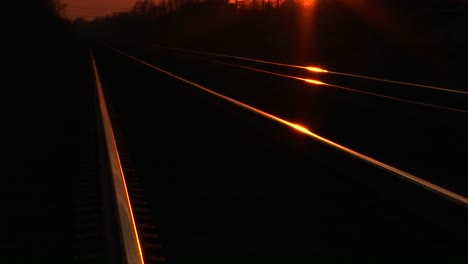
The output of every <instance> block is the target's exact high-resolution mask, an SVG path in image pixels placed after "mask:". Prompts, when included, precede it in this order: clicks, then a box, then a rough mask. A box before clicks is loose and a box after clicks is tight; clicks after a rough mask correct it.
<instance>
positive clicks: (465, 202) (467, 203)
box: [112, 48, 468, 207]
mask: <svg viewBox="0 0 468 264" xmlns="http://www.w3.org/2000/svg"><path fill="white" fill-rule="evenodd" d="M112 49H113V50H114V51H116V52H117V53H120V54H122V55H123V56H125V57H128V58H130V59H132V60H134V61H137V62H139V63H141V64H143V65H146V66H148V67H150V68H152V69H154V70H157V71H159V72H161V73H164V74H166V75H168V76H170V77H173V78H174V79H177V80H179V81H181V82H184V83H186V84H189V85H192V86H194V87H196V88H198V89H200V90H203V91H205V92H207V93H209V94H211V95H214V96H216V97H218V98H221V99H223V100H225V101H227V102H230V103H232V104H235V105H237V106H240V107H242V108H244V109H247V110H250V111H252V112H254V113H256V114H259V115H261V116H264V117H266V118H269V119H271V120H274V121H276V122H279V123H281V124H284V125H286V126H289V127H291V128H294V129H295V130H297V131H300V132H302V133H304V134H306V135H309V136H310V137H312V138H314V139H316V140H318V141H320V142H322V143H325V144H327V145H329V146H331V147H333V148H335V149H338V150H340V151H343V152H345V153H347V154H349V155H351V156H353V157H355V158H358V159H360V160H363V161H365V162H367V163H369V164H371V165H373V166H375V167H377V168H380V169H383V170H385V171H388V172H391V173H392V174H394V175H397V176H399V177H400V178H402V179H404V180H407V181H409V182H411V183H413V184H415V185H417V186H419V187H422V188H424V189H426V190H428V191H431V192H433V193H435V194H437V195H440V196H442V197H444V198H446V199H448V200H450V201H453V202H455V203H458V204H460V205H462V206H464V207H468V199H467V198H466V197H464V196H462V195H460V194H457V193H454V192H452V191H449V190H447V189H445V188H443V187H440V186H438V185H435V184H433V183H431V182H428V181H426V180H423V179H421V178H419V177H417V176H414V175H412V174H410V173H408V172H405V171H402V170H400V169H397V168H395V167H392V166H390V165H388V164H386V163H383V162H381V161H378V160H376V159H373V158H371V157H369V156H366V155H364V154H361V153H359V152H357V151H354V150H352V149H350V148H347V147H345V146H343V145H340V144H338V143H335V142H333V141H331V140H329V139H326V138H324V137H322V136H319V135H317V134H315V133H313V132H312V131H310V130H308V129H307V128H305V127H303V126H301V125H299V124H295V123H292V122H289V121H287V120H284V119H282V118H279V117H276V116H274V115H272V114H269V113H267V112H264V111H262V110H260V109H257V108H255V107H253V106H250V105H247V104H244V103H242V102H240V101H237V100H235V99H232V98H230V97H227V96H225V95H223V94H220V93H217V92H215V91H213V90H210V89H208V88H206V87H204V86H202V85H200V84H197V83H195V82H192V81H189V80H187V79H184V78H182V77H180V76H177V75H175V74H173V73H171V72H169V71H166V70H164V69H161V68H159V67H157V66H154V65H152V64H150V63H148V62H146V61H143V60H141V59H138V58H136V57H134V56H131V55H129V54H127V53H125V52H123V51H120V50H118V49H115V48H112Z"/></svg>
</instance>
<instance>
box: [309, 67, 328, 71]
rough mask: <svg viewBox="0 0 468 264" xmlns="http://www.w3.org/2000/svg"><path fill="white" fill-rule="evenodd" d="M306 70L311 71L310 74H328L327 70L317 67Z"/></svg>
mask: <svg viewBox="0 0 468 264" xmlns="http://www.w3.org/2000/svg"><path fill="white" fill-rule="evenodd" d="M305 68H306V70H308V71H312V72H328V71H327V70H324V69H321V68H318V67H305Z"/></svg>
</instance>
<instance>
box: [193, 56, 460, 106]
mask: <svg viewBox="0 0 468 264" xmlns="http://www.w3.org/2000/svg"><path fill="white" fill-rule="evenodd" d="M201 59H204V60H206V61H210V62H213V63H217V64H223V65H228V66H231V67H237V68H242V69H247V70H251V71H256V72H261V73H266V74H271V75H275V76H279V77H284V78H289V79H293V80H300V81H304V82H307V83H311V84H315V85H326V86H329V87H333V88H337V89H341V90H346V91H350V92H355V93H360V94H366V95H371V96H376V97H380V98H384V99H387V100H393V101H397V102H402V103H408V104H415V105H420V106H425V107H430V108H436V109H442V110H446V111H453V112H459V113H463V114H468V110H463V109H457V108H451V107H445V106H440V105H435V104H427V103H423V102H418V101H412V100H406V99H401V98H397V97H392V96H387V95H383V94H378V93H372V92H366V91H361V90H357V89H353V88H349V87H345V86H339V85H334V84H329V83H324V82H321V81H318V80H313V79H306V78H301V77H297V76H292V75H286V74H282V73H277V72H271V71H266V70H261V69H257V68H253V67H248V66H243V65H238V64H234V63H228V62H222V61H217V60H212V59H207V58H201Z"/></svg>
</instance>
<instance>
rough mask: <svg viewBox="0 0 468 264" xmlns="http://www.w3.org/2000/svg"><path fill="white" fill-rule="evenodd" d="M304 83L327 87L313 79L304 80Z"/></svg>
mask: <svg viewBox="0 0 468 264" xmlns="http://www.w3.org/2000/svg"><path fill="white" fill-rule="evenodd" d="M304 82H308V83H312V84H317V85H325V83H324V82H321V81H317V80H312V79H304Z"/></svg>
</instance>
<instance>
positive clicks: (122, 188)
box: [90, 50, 144, 264]
mask: <svg viewBox="0 0 468 264" xmlns="http://www.w3.org/2000/svg"><path fill="white" fill-rule="evenodd" d="M90 53H91V61H92V64H93V71H94V78H95V81H96V88H97V92H98V99H99V109H100V112H101V119H102V123H103V127H104V134H105V139H106V147H107V151H108V156H109V164H110V167H111V172H112V183H113V184H114V191H115V198H116V203H117V210H118V215H119V222H120V230H121V231H122V232H121V235H122V241H123V246H124V251H125V252H124V254H125V257H126V259H127V262H126V263H132V264H133V263H135V264H143V263H144V260H143V251H142V249H141V245H140V239H139V237H138V231H137V228H136V224H135V218H134V216H133V211H132V205H131V203H130V197H129V195H128V190H127V185H126V183H125V177H124V173H123V170H122V165H121V163H120V157H119V152H118V149H117V145H116V142H115V137H114V132H113V130H112V124H111V121H110V117H109V113H108V110H107V104H106V101H105V98H104V93H103V90H102V84H101V80H100V77H99V72H98V69H97V65H96V60H95V58H94V54H93V51H92V50H90Z"/></svg>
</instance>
